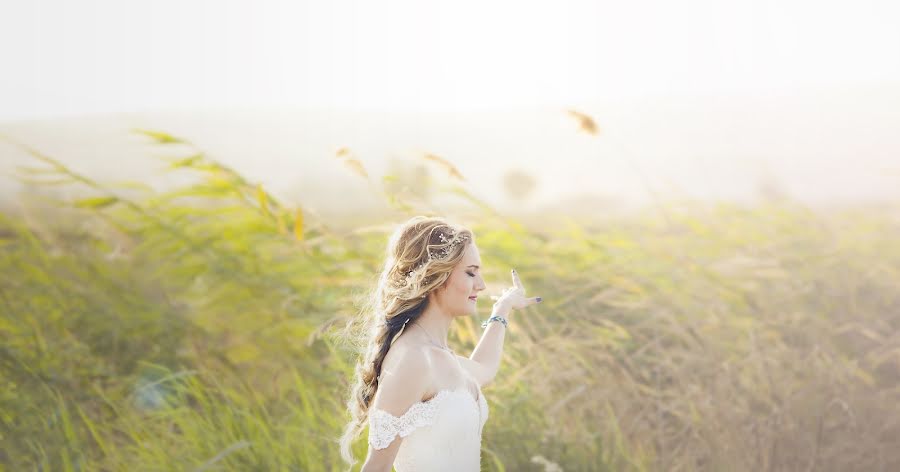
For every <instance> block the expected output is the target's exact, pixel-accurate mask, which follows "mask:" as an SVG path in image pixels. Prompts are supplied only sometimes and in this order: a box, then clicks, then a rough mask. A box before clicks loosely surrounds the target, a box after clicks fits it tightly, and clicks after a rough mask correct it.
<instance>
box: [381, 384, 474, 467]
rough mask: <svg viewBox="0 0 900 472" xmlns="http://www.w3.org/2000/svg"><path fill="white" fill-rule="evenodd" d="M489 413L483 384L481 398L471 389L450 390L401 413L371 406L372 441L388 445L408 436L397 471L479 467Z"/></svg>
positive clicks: (395, 462) (403, 444) (397, 461)
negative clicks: (482, 439) (483, 431)
mask: <svg viewBox="0 0 900 472" xmlns="http://www.w3.org/2000/svg"><path fill="white" fill-rule="evenodd" d="M476 385H477V384H476ZM487 417H488V405H487V400H485V399H484V395H483V394H482V393H481V387H479V388H478V400H477V401H476V400H475V397H473V396H472V394H471V393H470V392H469V390H468V388H467V387H459V388H456V389H445V390H441V391H439V392H438V393H437V394H436V395H435V396H434V397H432V398H430V399H428V400H426V401H424V402H418V403H415V404H413V405H412V406H411V407H409V409H407V410H406V412H405V413H404V414H403V415H402V416H400V417H396V416H394V415H392V414H390V413H388V412H386V411H384V410H381V409H378V408H370V410H369V444H370V445H371V446H372V447H373V448H375V449H384V448H386V447H388V445H390V444H391V442H393V441H394V439H395V438H396V437H397V436H398V435H399V436H400V437H401V438H403V442H402V443H401V444H400V450H399V451H398V452H397V457H396V458H395V459H394V468H395V469H396V470H397V472H415V471H429V472H430V471H448V472H449V471H452V472H469V471H478V470H480V469H481V431H482V429H483V427H484V423H485V422H486V421H487Z"/></svg>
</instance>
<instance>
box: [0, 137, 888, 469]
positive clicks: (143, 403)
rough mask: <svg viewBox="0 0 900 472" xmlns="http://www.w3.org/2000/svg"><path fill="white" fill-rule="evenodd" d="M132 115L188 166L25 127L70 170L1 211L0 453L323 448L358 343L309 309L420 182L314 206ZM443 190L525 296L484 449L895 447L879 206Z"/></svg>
mask: <svg viewBox="0 0 900 472" xmlns="http://www.w3.org/2000/svg"><path fill="white" fill-rule="evenodd" d="M144 134H146V135H148V136H150V137H152V138H153V139H156V140H157V141H158V142H159V143H160V145H161V146H170V148H172V149H175V147H177V149H178V151H179V152H182V153H186V154H187V156H188V157H180V158H177V159H172V160H171V162H170V164H169V165H170V166H171V167H172V171H173V172H180V173H185V174H186V175H189V176H191V178H192V181H191V183H189V184H187V185H185V186H183V187H182V188H179V189H176V190H174V191H168V192H157V191H154V190H152V189H150V188H147V187H144V186H141V185H135V184H128V185H120V184H114V183H113V184H106V183H100V182H96V181H94V180H92V179H90V178H89V177H88V176H83V175H80V174H78V173H77V172H76V171H74V170H72V169H69V168H67V167H66V166H65V165H63V164H62V163H61V162H59V161H57V160H55V159H53V158H51V157H49V156H44V155H42V154H40V153H39V152H37V151H35V150H32V149H29V152H31V153H32V155H33V156H34V157H35V159H36V162H37V165H38V166H37V167H31V168H29V169H24V172H25V173H26V174H27V175H26V178H27V179H29V180H30V181H33V182H35V183H36V184H37V185H41V182H43V183H44V184H46V185H51V184H52V185H65V184H72V185H78V186H81V187H82V188H85V189H90V190H91V192H93V193H92V195H91V196H88V197H83V198H78V199H75V200H71V201H58V202H55V203H50V204H48V203H47V202H45V200H46V199H47V197H46V195H45V196H40V195H34V196H33V197H32V198H31V199H29V200H28V201H26V203H27V205H26V210H25V211H24V213H22V214H13V213H12V212H8V213H7V214H0V265H2V274H3V275H2V283H0V307H2V309H0V314H2V316H0V339H2V340H3V343H2V345H0V376H2V377H0V380H2V386H3V388H0V434H2V438H0V444H2V445H3V447H2V448H0V464H2V466H3V467H4V468H5V469H8V470H16V471H18V470H44V471H50V470H54V471H56V470H62V471H72V470H78V471H82V470H83V471H119V470H129V471H130V470H141V471H144V470H147V471H154V470H192V471H212V470H273V471H301V470H302V471H308V470H343V469H345V467H344V465H343V464H342V463H341V462H340V459H339V454H338V449H337V444H336V440H337V437H338V436H339V434H340V431H341V428H342V426H343V424H344V422H345V421H346V420H347V414H346V412H345V411H344V395H345V389H346V388H347V386H348V385H349V381H350V374H351V372H352V366H353V362H354V360H355V359H354V357H353V355H354V354H353V353H352V352H350V351H349V350H348V349H346V348H345V347H344V346H343V345H342V344H341V343H340V339H338V338H336V337H335V336H333V335H332V334H334V333H335V332H336V331H337V329H336V328H337V327H339V326H341V325H342V324H343V322H344V321H346V320H347V319H348V318H349V317H352V316H354V315H355V307H356V306H357V305H356V304H357V303H358V302H359V300H358V298H357V297H358V296H359V294H362V293H364V291H365V289H366V288H367V287H368V285H369V284H371V283H372V282H373V277H374V275H375V271H376V270H377V269H378V267H379V265H380V263H381V260H380V257H381V256H382V251H383V247H384V244H385V238H386V236H387V232H388V231H390V229H391V226H390V224H392V223H395V222H399V221H402V220H404V219H405V218H407V217H408V216H411V215H412V214H418V213H423V212H428V211H430V210H431V209H430V208H428V207H427V206H426V207H422V206H416V205H413V204H411V203H410V202H405V201H403V200H402V199H401V198H399V197H398V196H397V195H382V197H384V198H386V200H388V201H390V202H392V203H393V204H395V206H394V212H393V213H391V214H389V215H386V216H384V220H385V222H386V224H385V225H384V226H378V227H367V228H360V229H355V230H354V229H351V230H337V229H335V226H334V225H333V224H332V222H329V221H325V220H323V219H322V218H319V217H317V216H316V215H314V214H313V213H311V212H309V211H307V210H306V209H304V208H302V207H300V208H293V207H289V206H288V205H285V204H283V203H281V202H279V201H278V200H277V199H276V198H274V197H273V196H272V195H271V194H270V193H268V192H267V191H266V190H265V189H264V188H262V187H261V186H259V185H255V184H252V183H250V182H248V181H247V180H246V179H244V178H243V177H242V176H240V175H239V174H238V173H236V172H234V171H233V170H231V169H229V168H227V167H225V166H223V165H221V164H219V163H217V162H215V161H214V160H212V159H210V158H209V157H208V156H206V155H205V154H204V153H203V152H202V151H200V150H197V149H194V148H193V147H192V146H191V145H190V143H187V142H185V141H184V140H181V139H179V138H175V137H172V136H169V135H167V134H164V133H157V132H144ZM357 164H358V163H357ZM360 165H361V164H360ZM451 166H452V165H451ZM357 167H358V166H357ZM454 170H456V169H455V168H454ZM457 172H458V171H457ZM360 175H361V177H364V178H368V175H367V174H366V173H365V171H364V169H362V172H360ZM453 191H455V192H457V193H458V194H459V195H460V196H461V197H462V198H464V199H467V200H468V201H470V202H471V203H472V205H471V207H472V210H471V212H470V213H469V216H467V217H466V221H464V222H465V223H466V224H467V225H468V226H470V227H472V228H473V230H474V231H475V233H476V235H477V242H478V245H479V247H480V249H481V254H482V257H483V259H484V261H485V275H486V278H487V279H488V282H489V287H492V288H498V289H499V288H500V287H502V286H503V285H504V284H507V283H508V281H507V276H508V270H509V268H510V267H515V268H516V269H517V271H518V272H519V273H520V274H521V276H522V279H523V281H524V283H525V285H526V287H527V289H528V291H529V293H534V294H540V295H541V296H543V297H544V300H545V301H544V302H543V303H542V304H540V305H538V306H535V307H531V308H529V309H527V310H525V311H523V312H517V313H515V314H514V317H513V318H512V320H511V323H510V328H509V329H510V331H509V333H508V336H507V341H506V344H505V353H504V359H503V363H502V366H501V371H500V374H499V377H498V378H497V380H496V381H495V383H494V384H492V385H491V386H489V387H487V388H486V389H485V395H486V398H487V399H488V401H489V403H490V408H491V415H490V419H489V421H488V423H487V425H486V427H485V436H484V443H483V451H482V458H483V469H484V470H516V471H519V470H522V471H524V470H566V471H577V470H596V471H605V470H610V471H611V470H635V471H655V470H666V471H677V470H716V471H718V470H727V471H744V470H746V471H750V470H752V471H766V470H768V471H775V470H804V471H805V470H835V471H838V470H840V471H844V470H873V471H874V470H898V469H900V449H898V448H897V447H896V445H897V444H898V440H900V439H898V438H900V409H898V408H897V405H898V404H900V398H898V397H900V389H898V386H900V383H898V380H900V335H898V334H897V333H898V331H900V273H898V272H900V246H898V244H897V241H898V237H900V225H898V221H900V220H898V219H897V212H896V208H895V207H890V206H888V207H884V208H864V207H860V208H854V209H849V210H840V211H838V210H834V211H830V212H820V211H816V212H814V211H812V210H810V209H808V208H805V207H803V206H800V205H797V204H795V203H792V202H790V201H773V202H768V203H766V202H761V203H759V204H757V205H753V206H739V205H735V204H728V203H709V202H707V203H704V202H674V201H673V202H662V203H661V204H664V205H666V212H665V215H666V218H665V219H664V220H661V219H660V218H659V213H658V212H657V211H653V212H648V213H635V214H633V215H629V216H627V217H621V218H618V219H606V220H602V221H601V220H596V221H585V220H574V219H568V220H566V221H567V223H565V224H562V225H541V224H539V223H538V224H531V223H528V224H526V223H524V221H526V220H524V219H523V220H522V221H515V220H512V219H510V218H506V217H504V216H502V215H499V214H497V212H495V211H493V210H492V209H490V207H489V206H488V205H486V204H485V203H484V202H480V201H478V199H477V198H475V197H473V196H472V195H470V194H468V193H466V192H465V190H462V189H461V188H456V189H455V190H453ZM41 202H44V203H43V204H42V203H41ZM426 204H427V202H426ZM559 216H562V217H563V218H565V215H557V217H559ZM527 221H538V222H539V221H540V220H539V219H537V218H535V219H530V218H529V219H528V220H527ZM487 309H489V307H481V311H482V313H483V314H484V315H486V314H487V313H486V312H485V311H484V310H487ZM484 317H486V316H484ZM480 331H481V329H480V327H479V326H478V322H477V320H473V319H463V320H461V321H460V322H459V323H458V324H457V325H456V326H454V328H453V330H452V332H451V340H450V342H451V343H452V344H454V348H455V350H457V352H464V351H465V350H467V349H471V348H473V347H474V345H475V343H477V341H478V338H479V334H480ZM355 451H356V455H357V457H363V456H364V455H365V451H366V444H365V440H364V438H361V439H360V441H359V442H358V443H357V445H356V447H355ZM359 465H360V464H357V465H356V467H355V469H356V470H358V468H359Z"/></svg>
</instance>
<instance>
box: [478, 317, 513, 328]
mask: <svg viewBox="0 0 900 472" xmlns="http://www.w3.org/2000/svg"><path fill="white" fill-rule="evenodd" d="M493 321H500V322H501V323H503V326H505V327H507V328H508V327H509V325H508V324H507V322H506V318H504V317H502V316H500V315H493V316H491V317H490V318H488V319H487V320H485V321H484V323H481V327H482V328H487V325H488V323H491V322H493Z"/></svg>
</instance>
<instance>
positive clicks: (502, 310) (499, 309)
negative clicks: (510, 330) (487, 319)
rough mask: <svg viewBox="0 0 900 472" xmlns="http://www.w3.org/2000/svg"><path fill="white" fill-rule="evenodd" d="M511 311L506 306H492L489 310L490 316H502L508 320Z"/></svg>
mask: <svg viewBox="0 0 900 472" xmlns="http://www.w3.org/2000/svg"><path fill="white" fill-rule="evenodd" d="M511 312H512V310H510V309H509V307H507V306H506V305H497V304H495V305H494V308H493V310H491V315H497V316H502V317H504V318H509V314H510V313H511Z"/></svg>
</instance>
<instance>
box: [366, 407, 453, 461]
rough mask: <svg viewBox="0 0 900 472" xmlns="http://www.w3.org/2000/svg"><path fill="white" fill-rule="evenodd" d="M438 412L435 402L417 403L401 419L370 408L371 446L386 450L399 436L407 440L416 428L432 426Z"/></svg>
mask: <svg viewBox="0 0 900 472" xmlns="http://www.w3.org/2000/svg"><path fill="white" fill-rule="evenodd" d="M436 411H437V408H436V405H435V404H434V403H433V402H426V403H416V404H414V405H413V406H411V407H410V408H409V409H408V410H406V413H404V414H403V415H402V416H400V417H399V418H398V417H396V416H394V415H392V414H390V413H388V412H386V411H384V410H381V409H379V408H370V409H369V444H371V445H372V447H374V448H375V449H384V448H386V447H388V445H389V444H391V442H393V441H394V438H396V437H397V435H398V434H399V435H400V437H401V438H405V437H406V436H409V435H410V433H412V432H413V431H415V429H416V428H419V427H422V426H428V425H430V424H431V423H432V422H433V421H434V414H435V412H436Z"/></svg>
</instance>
